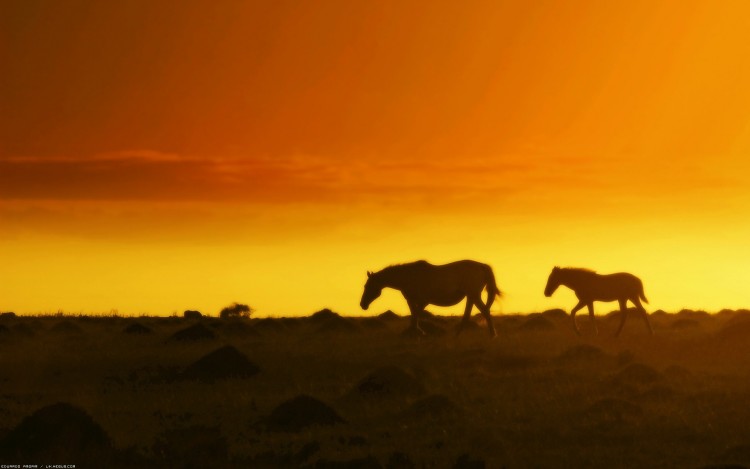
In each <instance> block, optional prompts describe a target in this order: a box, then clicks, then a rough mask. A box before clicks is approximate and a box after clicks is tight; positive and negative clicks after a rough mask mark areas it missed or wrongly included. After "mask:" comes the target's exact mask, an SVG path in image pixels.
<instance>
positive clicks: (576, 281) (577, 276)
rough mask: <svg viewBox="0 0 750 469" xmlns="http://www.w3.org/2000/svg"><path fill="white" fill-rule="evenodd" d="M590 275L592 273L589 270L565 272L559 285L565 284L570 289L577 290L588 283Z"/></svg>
mask: <svg viewBox="0 0 750 469" xmlns="http://www.w3.org/2000/svg"><path fill="white" fill-rule="evenodd" d="M592 276H593V274H591V273H590V272H576V271H569V272H565V274H564V276H563V278H562V280H561V281H560V285H565V286H566V287H568V288H570V289H571V290H577V289H579V288H581V287H583V286H585V285H586V284H588V283H590V282H591V278H592Z"/></svg>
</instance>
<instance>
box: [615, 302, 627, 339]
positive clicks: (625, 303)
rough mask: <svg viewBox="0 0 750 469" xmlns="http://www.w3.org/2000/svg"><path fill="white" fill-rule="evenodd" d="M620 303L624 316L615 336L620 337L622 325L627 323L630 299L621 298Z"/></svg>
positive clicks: (621, 312)
mask: <svg viewBox="0 0 750 469" xmlns="http://www.w3.org/2000/svg"><path fill="white" fill-rule="evenodd" d="M619 303H620V314H621V315H622V317H621V318H620V327H618V328H617V332H615V337H620V332H622V326H624V325H625V320H626V319H627V318H628V300H619Z"/></svg>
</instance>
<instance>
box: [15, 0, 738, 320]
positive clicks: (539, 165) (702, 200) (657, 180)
mask: <svg viewBox="0 0 750 469" xmlns="http://www.w3.org/2000/svg"><path fill="white" fill-rule="evenodd" d="M212 3H213V4H211V5H209V4H207V3H206V2H203V1H197V0H190V1H180V2H151V1H145V0H144V1H132V2H94V1H66V2H47V1H33V0H11V1H6V2H2V4H0V109H2V112H0V222H1V223H2V229H1V230H0V259H2V264H3V269H2V273H0V310H14V311H17V312H40V311H47V312H49V311H57V310H58V309H63V310H65V311H70V312H106V311H109V310H111V309H117V310H119V311H120V312H121V313H126V314H138V313H150V314H170V313H172V312H173V311H182V310H184V309H188V308H190V309H201V310H203V311H204V312H207V313H214V314H215V313H216V312H217V311H218V310H219V309H221V307H223V306H225V305H226V304H228V303H231V302H233V301H240V302H245V303H249V304H250V305H252V306H254V307H255V308H256V309H257V310H258V313H257V314H259V315H276V314H288V315H295V314H308V313H310V312H313V311H315V310H317V309H320V308H322V307H331V308H333V309H335V310H337V311H340V312H342V313H344V314H357V313H359V311H358V303H359V297H360V295H361V289H362V285H363V283H364V279H365V271H367V270H378V269H380V268H382V267H384V266H386V265H388V264H391V263H396V262H405V261H411V260H416V259H421V258H425V259H428V260H431V261H433V262H435V263H440V262H447V261H451V260H455V259H460V258H474V259H477V260H482V261H484V262H487V263H489V264H491V265H492V266H493V267H494V269H495V271H496V275H497V277H498V282H499V284H500V287H501V289H503V290H505V291H506V292H507V297H506V299H505V300H504V301H503V302H501V303H500V304H499V305H498V307H497V311H498V312H506V313H508V312H517V311H520V312H529V311H535V310H540V309H547V308H551V307H556V306H563V307H566V308H567V309H569V308H570V307H571V306H572V305H573V304H574V303H575V301H574V300H573V297H572V295H571V294H570V293H569V292H560V293H558V294H556V295H555V297H553V298H552V299H548V298H545V297H544V296H543V295H542V289H543V288H544V283H545V281H546V277H547V275H548V273H549V270H550V269H551V267H552V266H554V265H556V264H559V265H574V266H586V267H591V268H594V269H597V270H599V271H601V272H610V271H620V270H625V271H630V272H633V273H635V274H637V275H639V276H640V277H641V278H642V279H643V281H644V284H645V286H646V294H647V296H648V297H649V299H650V300H651V309H652V310H653V309H656V308H663V309H667V310H674V309H680V308H683V307H691V308H705V309H709V310H718V309H720V308H723V307H732V308H737V307H748V306H750V298H749V295H748V294H747V286H746V282H745V280H750V250H749V249H748V248H747V247H746V246H747V240H748V239H750V217H748V210H747V207H748V202H750V186H748V184H747V177H748V175H749V174H750V159H748V158H747V156H748V155H750V86H748V83H750V32H749V31H750V28H748V27H747V26H748V25H747V18H749V17H750V5H749V4H747V2H744V1H736V2H732V1H722V2H706V1H695V2H692V1H673V2H653V1H632V2H619V1H611V2H604V1H585V2H584V1H559V2H528V1H521V0H519V1H487V2H469V3H466V2H461V3H460V4H459V3H456V4H448V5H442V6H437V5H436V4H435V3H434V2H425V3H423V4H420V3H418V2H385V1H378V2H349V1H340V2H335V1H325V2H299V3H297V2H281V1H279V2H257V3H253V2H229V1H226V2H212ZM614 307H615V305H614V304H610V305H602V306H600V307H599V310H600V311H601V312H605V311H609V310H610V309H613V308H614ZM373 308H374V312H379V311H382V310H384V309H386V308H392V309H394V310H397V311H401V312H405V311H406V308H405V305H404V304H403V300H402V299H401V298H400V297H399V296H398V294H395V293H393V294H390V293H389V294H386V295H384V297H383V298H382V299H380V300H378V302H376V303H375V304H374V305H373ZM373 308H371V310H370V312H372V311H373ZM433 309H434V310H435V311H436V312H437V311H438V309H436V308H433ZM449 311H453V310H449Z"/></svg>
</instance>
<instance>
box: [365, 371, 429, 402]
mask: <svg viewBox="0 0 750 469" xmlns="http://www.w3.org/2000/svg"><path fill="white" fill-rule="evenodd" d="M353 393H355V394H357V395H360V396H364V397H379V398H391V397H417V396H420V395H422V394H424V393H425V389H424V386H422V383H420V382H419V381H418V380H417V378H415V377H414V376H413V375H412V374H410V373H407V372H406V371H404V370H402V369H401V368H399V367H397V366H385V367H382V368H378V369H376V370H375V371H373V372H372V373H370V374H369V375H367V376H366V377H365V378H364V379H363V380H362V381H360V382H359V383H358V384H357V385H356V386H355V387H354V389H353Z"/></svg>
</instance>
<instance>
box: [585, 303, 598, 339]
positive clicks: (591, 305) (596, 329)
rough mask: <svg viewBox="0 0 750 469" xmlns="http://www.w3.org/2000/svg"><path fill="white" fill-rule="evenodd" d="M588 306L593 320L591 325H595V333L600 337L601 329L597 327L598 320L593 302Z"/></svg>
mask: <svg viewBox="0 0 750 469" xmlns="http://www.w3.org/2000/svg"><path fill="white" fill-rule="evenodd" d="M586 306H588V308H589V318H591V324H593V325H594V332H596V335H599V328H598V327H596V318H594V303H593V302H591V303H589V304H587V305H586Z"/></svg>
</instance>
